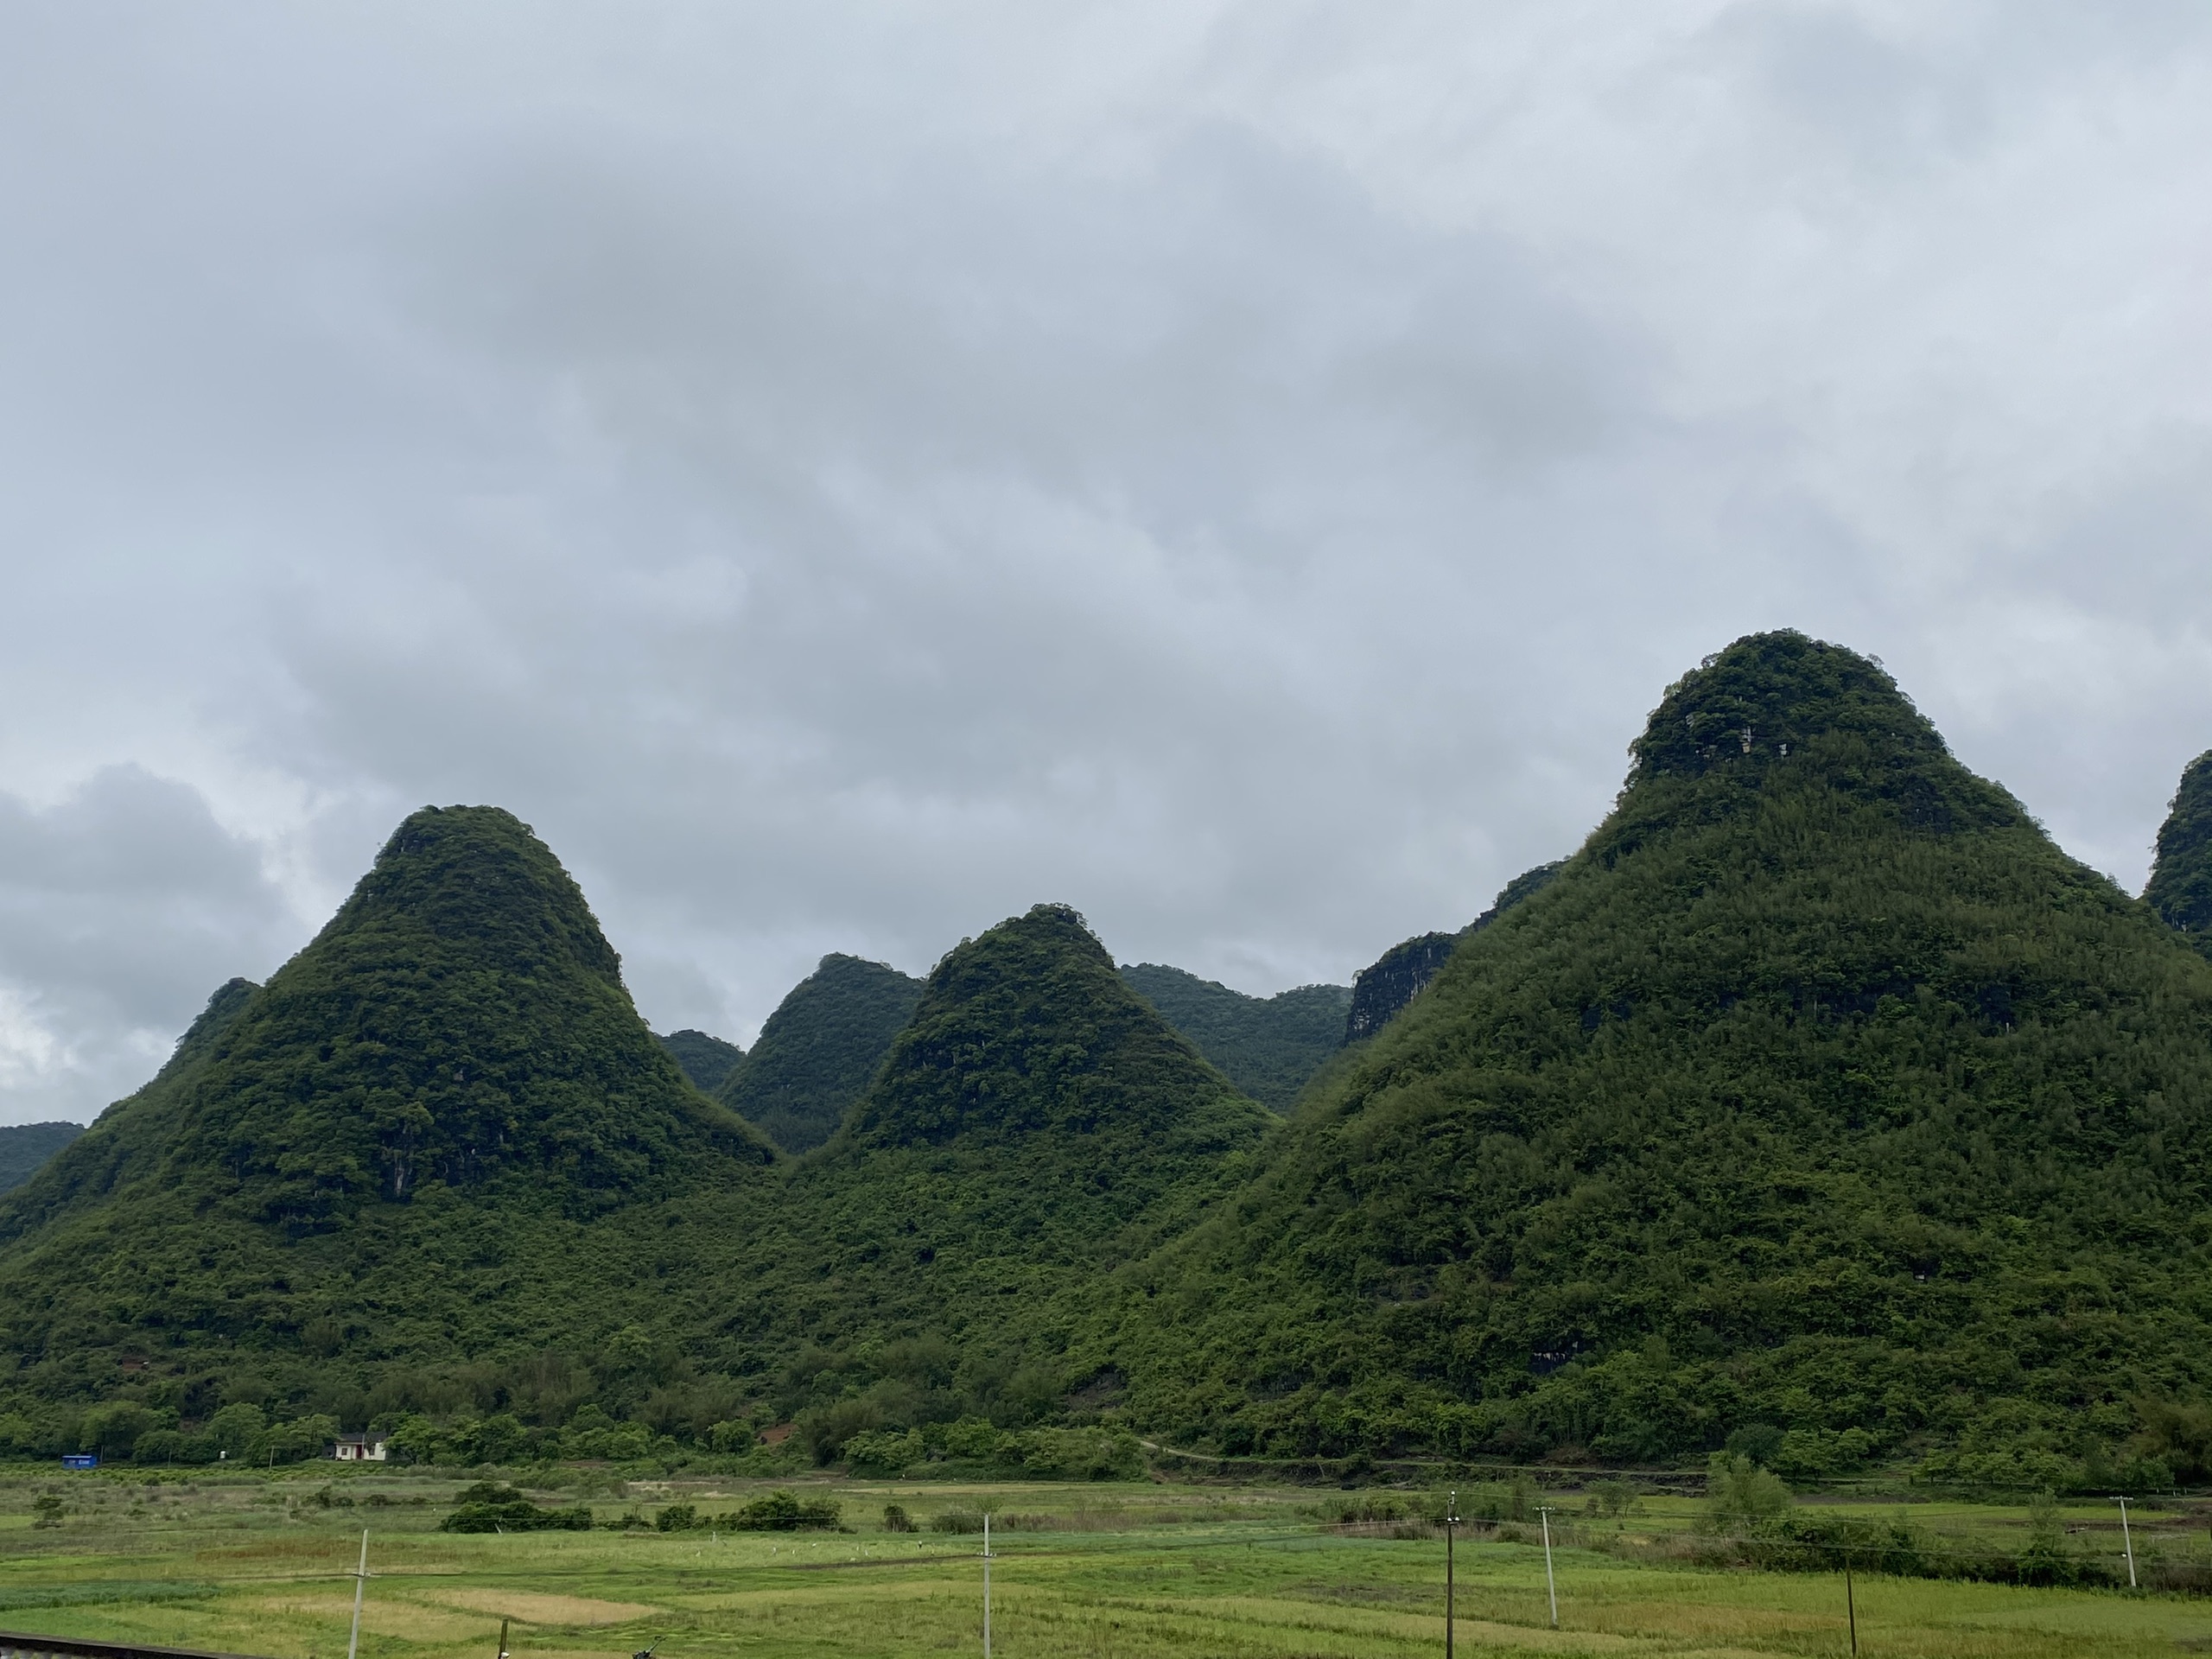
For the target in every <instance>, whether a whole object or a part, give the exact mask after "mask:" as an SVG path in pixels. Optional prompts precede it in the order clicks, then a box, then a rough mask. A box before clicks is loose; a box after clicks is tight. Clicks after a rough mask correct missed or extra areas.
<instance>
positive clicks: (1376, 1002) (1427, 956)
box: [1338, 862, 1562, 1044]
mask: <svg viewBox="0 0 2212 1659" xmlns="http://www.w3.org/2000/svg"><path fill="white" fill-rule="evenodd" d="M1560 868H1562V867H1561V866H1560V864H1559V863H1557V862H1554V863H1550V864H1539V865H1537V866H1536V868H1535V869H1533V870H1523V871H1522V873H1521V874H1518V875H1516V876H1515V877H1514V878H1513V879H1512V880H1510V881H1509V882H1507V883H1506V884H1505V886H1504V887H1503V888H1502V889H1500V891H1499V893H1498V895H1497V899H1494V900H1493V901H1492V902H1491V907H1490V908H1489V909H1488V910H1486V911H1484V912H1483V913H1482V914H1481V915H1479V916H1478V917H1476V918H1475V919H1474V920H1473V921H1471V922H1470V923H1468V924H1467V925H1466V926H1465V927H1463V928H1461V929H1460V930H1459V931H1458V932H1457V933H1421V934H1416V935H1415V936H1414V938H1410V939H1407V940H1404V941H1403V942H1402V943H1400V944H1394V945H1392V946H1391V947H1390V948H1389V950H1385V951H1384V952H1383V954H1382V956H1380V957H1377V958H1376V961H1375V962H1374V963H1372V964H1371V965H1370V966H1369V967H1366V968H1363V969H1361V970H1360V971H1359V972H1358V974H1357V975H1356V976H1354V977H1353V979H1352V987H1351V998H1350V1005H1349V1007H1347V1009H1346V1011H1345V1016H1344V1030H1343V1033H1342V1034H1341V1036H1340V1037H1339V1038H1338V1041H1339V1042H1341V1043H1344V1044H1351V1043H1357V1042H1364V1041H1365V1040H1366V1039H1368V1038H1370V1037H1372V1036H1373V1035H1375V1033H1376V1032H1378V1031H1380V1030H1382V1029H1383V1027H1385V1026H1387V1025H1389V1023H1390V1021H1391V1020H1395V1019H1396V1018H1397V1017H1398V1015H1399V1014H1402V1013H1403V1012H1404V1011H1405V1009H1406V1007H1407V1006H1408V1004H1409V1003H1411V1002H1412V1001H1413V1000H1414V998H1415V997H1417V996H1419V995H1421V992H1423V991H1424V990H1426V989H1427V988H1428V983H1429V982H1430V981H1431V980H1433V979H1434V978H1435V977H1436V976H1437V975H1438V974H1439V973H1440V972H1442V971H1443V968H1444V964H1445V963H1447V962H1449V961H1451V960H1452V952H1453V951H1454V950H1458V949H1459V942H1460V941H1461V940H1462V939H1465V938H1467V937H1468V936H1470V935H1471V934H1475V933H1479V932H1481V931H1483V929H1484V928H1486V927H1488V926H1489V925H1491V923H1492V922H1494V921H1496V920H1497V918H1499V917H1500V916H1502V915H1503V914H1504V913H1505V912H1507V911H1509V910H1510V909H1512V908H1513V906H1516V905H1517V904H1519V903H1520V902H1521V901H1522V899H1528V898H1530V897H1533V896H1534V895H1535V893H1539V892H1541V890H1542V888H1543V887H1544V885H1545V883H1547V882H1548V881H1549V880H1551V879H1552V877H1554V875H1557V874H1559V872H1560Z"/></svg>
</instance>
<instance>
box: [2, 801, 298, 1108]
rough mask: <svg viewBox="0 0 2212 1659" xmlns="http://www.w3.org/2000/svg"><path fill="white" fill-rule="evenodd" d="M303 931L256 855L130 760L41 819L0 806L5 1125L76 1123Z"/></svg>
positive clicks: (151, 1066)
mask: <svg viewBox="0 0 2212 1659" xmlns="http://www.w3.org/2000/svg"><path fill="white" fill-rule="evenodd" d="M297 927H298V922H297V920H296V918H295V917H294V916H293V914H292V913H291V912H290V910H289V906H287V905H286V904H285V902H284V900H283V897H282V895H281V893H279V892H278V890H277V887H275V885H274V884H273V883H271V882H270V880H268V879H267V878H266V877H265V875H264V873H263V870H262V868H261V861H260V858H259V855H258V853H257V849H255V847H254V846H253V845H252V844H251V842H248V841H245V840H243V839H241V838H239V837H238V836H233V835H231V834H229V833H227V832H226V831H225V830H224V829H222V828H221V826H219V824H218V823H216V822H215V820H214V818H213V816H212V815H211V814H210V813H209V811H208V810H207V803H206V801H204V800H203V799H202V798H200V795H199V794H198V792H197V791H194V790H193V789H191V788H190V787H188V786H187V785H181V784H177V783H173V782H169V781H167V780H164V779H158V778H155V777H152V776H150V775H149V774H148V773H146V772H143V771H140V770H139V769H137V767H134V766H114V767H109V768H106V769H105V770H103V771H101V772H96V773H95V774H94V775H93V776H92V778H91V779H89V780H87V781H86V784H85V785H84V786H83V787H82V788H81V789H79V790H78V791H76V792H75V793H74V794H73V795H71V796H70V797H68V798H66V799H64V800H62V801H60V802H58V803H56V804H54V805H51V806H48V807H45V808H43V809H40V808H35V807H33V806H30V805H28V804H25V803H23V802H22V801H20V800H18V799H16V798H13V797H9V796H0V1118H4V1120H5V1121H8V1122H29V1121H35V1120H37V1119H40V1118H42V1117H50V1116H57V1115H59V1116H78V1117H83V1116H88V1115H89V1113H88V1109H90V1110H97V1109H99V1106H100V1105H102V1104H105V1103H106V1101H108V1100H110V1099H113V1098H116V1097H118V1096H121V1095H123V1094H124V1093H127V1092H128V1091H129V1090H131V1089H133V1088H135V1087H137V1084H140V1083H143V1081H144V1080H145V1078H146V1077H148V1076H149V1075H150V1074H151V1072H152V1071H154V1070H155V1069H156V1067H157V1066H158V1065H160V1063H161V1061H162V1059H164V1058H167V1056H168V1051H169V1047H170V1046H171V1044H172V1043H173V1042H174V1041H175V1039H176V1038H177V1037H178V1036H179V1035H180V1034H181V1033H182V1032H183V1030H184V1028H185V1027H186V1026H188V1024H190V1023H191V1020H192V1018H193V1016H194V1015H195V1014H198V1013H199V1011H200V1007H201V1005H202V1004H203V1003H204V1002H205V1001H207V995H208V994H209V993H210V992H211V991H213V989H214V988H216V987H217V986H218V985H219V984H221V983H222V982H224V981H225V980H226V979H228V978H230V977H232V976H234V975H238V974H246V975H250V976H255V977H259V976H265V975H266V974H267V973H268V972H269V970H270V969H271V968H272V967H273V966H274V965H275V964H276V963H277V961H278V960H280V959H281V955H282V952H283V942H284V941H285V940H286V939H288V938H290V937H291V936H293V935H294V934H295V932H296V930H297Z"/></svg>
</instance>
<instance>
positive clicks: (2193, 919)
mask: <svg viewBox="0 0 2212 1659" xmlns="http://www.w3.org/2000/svg"><path fill="white" fill-rule="evenodd" d="M2143 896H2144V898H2145V899H2148V900H2149V901H2150V904H2151V907H2152V909H2153V910H2155V911H2157V912H2158V914H2159V915H2160V916H2161V917H2163V918H2164V919H2165V922H2166V925H2168V926H2170V927H2176V928H2178V929H2180V930H2181V931H2183V933H2186V934H2188V935H2189V936H2190V942H2191V943H2192V944H2195V945H2196V947H2197V948H2198V949H2199V950H2205V951H2208V952H2212V752H2208V753H2203V754H2200V755H2198V756H2197V757H2196V760H2192V761H2190V763H2189V765H2188V766H2187V767H2186V768H2185V769H2184V770H2183V772H2182V775H2181V787H2180V788H2178V789H2177V790H2176V791H2174V798H2173V805H2172V807H2171V809H2170V810H2168V812H2167V814H2166V821H2165V823H2163V824H2162V825H2160V826H2159V829H2158V861H2157V862H2156V863H2155V864H2153V865H2152V868H2151V885H2150V886H2149V887H2146V888H2145V890H2144V893H2143Z"/></svg>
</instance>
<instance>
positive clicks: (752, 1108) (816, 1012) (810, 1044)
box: [716, 956, 922, 1153]
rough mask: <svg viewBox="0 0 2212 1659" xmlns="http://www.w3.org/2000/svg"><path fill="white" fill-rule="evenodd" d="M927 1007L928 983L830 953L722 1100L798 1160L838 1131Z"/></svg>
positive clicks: (734, 1075) (788, 1000)
mask: <svg viewBox="0 0 2212 1659" xmlns="http://www.w3.org/2000/svg"><path fill="white" fill-rule="evenodd" d="M921 1000H922V982H921V981H919V980H918V979H910V978H908V977H907V976H906V975H905V974H902V973H900V972H899V970H898V969H895V968H888V967H886V966H885V965H884V964H883V963H880V962H864V961H862V960H861V958H860V957H845V956H827V957H823V958H822V961H821V963H820V965H819V966H817V968H816V969H815V970H814V971H813V972H812V973H811V974H809V975H808V976H806V977H805V978H804V979H803V980H801V981H800V982H798V984H797V985H795V986H793V987H792V988H791V994H790V995H787V996H785V998H784V1000H783V1001H782V1002H780V1003H779V1004H778V1005H777V1007H776V1011H775V1012H774V1013H773V1014H770V1015H769V1016H768V1019H767V1021H766V1024H764V1025H763V1026H762V1027H760V1040H759V1041H757V1042H755V1043H754V1044H753V1050H752V1052H751V1053H749V1054H747V1056H746V1057H745V1059H744V1061H743V1063H742V1064H741V1065H737V1066H735V1067H734V1068H733V1069H732V1070H731V1071H730V1073H729V1075H728V1077H725V1078H724V1079H723V1081H722V1085H721V1090H720V1091H719V1092H718V1094H717V1095H716V1098H717V1099H719V1100H720V1101H721V1103H723V1104H724V1105H726V1106H728V1107H729V1108H730V1109H731V1110H733V1111H734V1112H736V1113H737V1114H738V1115H739V1116H741V1117H743V1118H744V1119H745V1121H746V1122H748V1123H750V1124H752V1125H753V1127H754V1128H758V1129H759V1130H760V1132H761V1133H762V1134H764V1135H767V1136H768V1137H769V1139H771V1140H772V1141H774V1142H775V1143H776V1144H777V1145H778V1146H779V1147H782V1148H783V1149H784V1150H785V1152H791V1153H799V1152H806V1151H810V1150H811V1149H812V1148H813V1147H818V1146H820V1145H821V1144H822V1143H823V1141H827V1140H828V1139H829V1137H830V1136H831V1135H833V1134H835V1133H836V1128H837V1125H838V1123H839V1122H841V1121H842V1119H843V1117H844V1116H845V1112H846V1109H847V1108H849V1106H851V1104H852V1103H853V1102H854V1101H855V1100H857V1099H859V1098H860V1096H861V1091H862V1090H865V1089H866V1088H867V1087H868V1080H869V1079H870V1078H871V1077H874V1075H875V1071H876V1068H877V1067H878V1066H880V1065H882V1064H883V1058H884V1056H885V1055H887V1054H888V1053H889V1052H891V1043H892V1039H893V1038H894V1037H896V1036H897V1035H898V1034H899V1027H902V1026H904V1025H905V1024H906V1021H907V1020H908V1019H909V1018H910V1017H911V1016H912V1014H913V1012H914V1009H915V1007H916V1005H917V1004H918V1003H919V1002H920V1001H921Z"/></svg>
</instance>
